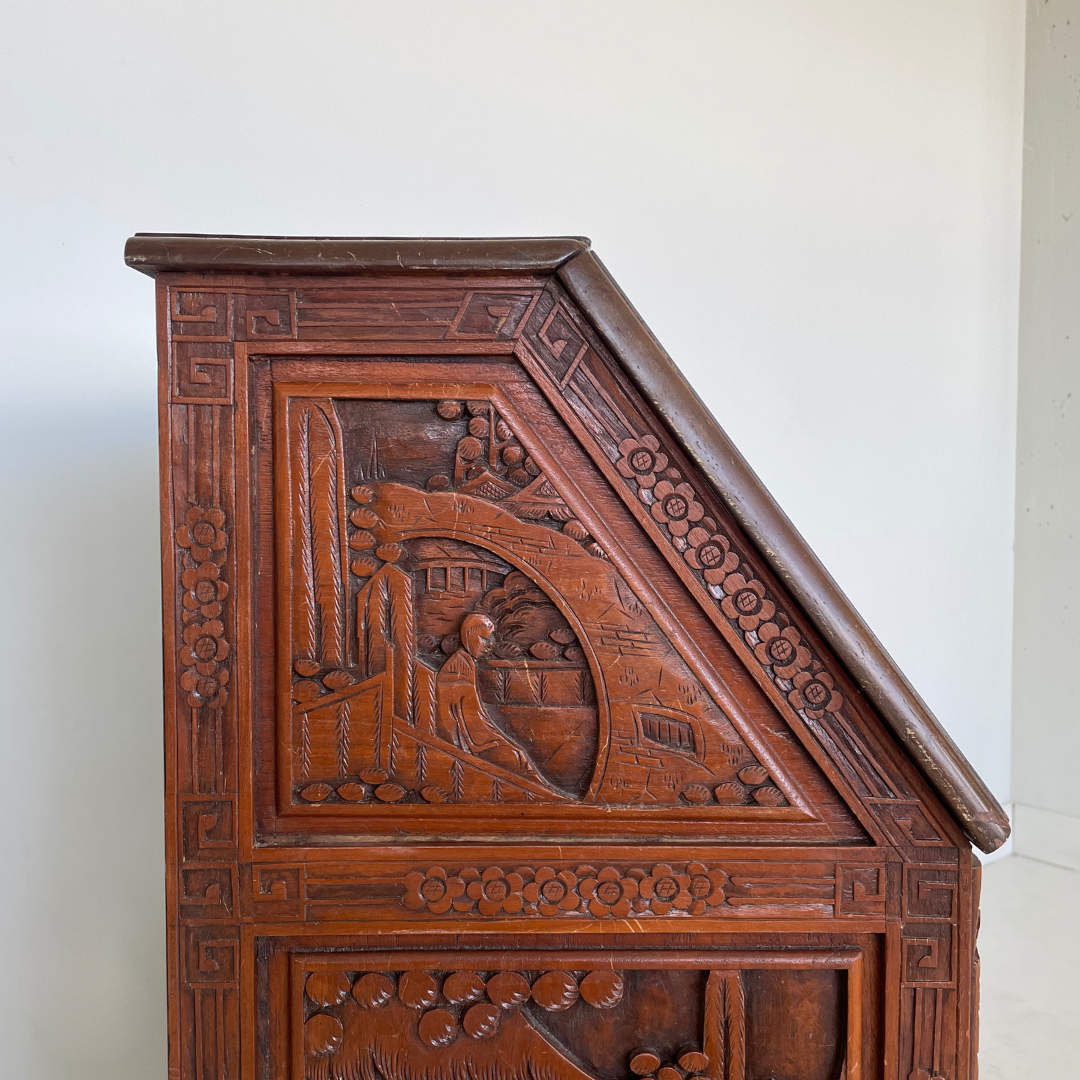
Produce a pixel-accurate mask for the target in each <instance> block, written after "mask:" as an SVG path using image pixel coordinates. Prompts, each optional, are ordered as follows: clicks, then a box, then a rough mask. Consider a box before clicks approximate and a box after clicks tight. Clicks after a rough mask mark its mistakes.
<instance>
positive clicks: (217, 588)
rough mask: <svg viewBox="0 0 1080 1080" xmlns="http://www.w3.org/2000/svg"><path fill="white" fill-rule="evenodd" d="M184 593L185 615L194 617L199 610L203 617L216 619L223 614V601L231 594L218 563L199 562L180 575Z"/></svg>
mask: <svg viewBox="0 0 1080 1080" xmlns="http://www.w3.org/2000/svg"><path fill="white" fill-rule="evenodd" d="M180 583H181V584H182V585H183V586H184V588H185V589H186V590H187V591H186V592H185V593H184V600H183V604H184V617H185V618H186V619H190V618H193V617H194V615H195V613H196V612H198V613H199V614H200V615H202V616H203V618H206V619H216V618H217V617H218V616H219V615H220V614H221V601H222V600H224V599H225V597H226V596H228V595H229V586H228V585H227V584H226V583H225V582H224V581H222V580H221V570H220V569H219V567H218V566H217V564H216V563H213V562H210V561H209V560H207V561H206V562H201V563H199V565H198V566H196V567H194V568H192V569H189V570H185V571H184V572H183V573H182V574H181V575H180Z"/></svg>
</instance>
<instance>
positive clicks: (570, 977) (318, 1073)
mask: <svg viewBox="0 0 1080 1080" xmlns="http://www.w3.org/2000/svg"><path fill="white" fill-rule="evenodd" d="M717 979H719V980H720V981H719V982H718V983H717V984H716V985H718V986H720V987H721V990H720V997H719V1000H720V1012H719V1014H718V1015H717V1014H716V1011H715V1009H714V1008H712V1007H710V1006H709V1005H707V1006H706V1010H705V1025H704V1028H705V1029H704V1032H703V1039H702V1041H701V1042H699V1043H697V1044H696V1045H694V1044H690V1045H684V1046H682V1047H681V1048H680V1049H678V1050H677V1051H675V1053H674V1054H673V1055H672V1057H671V1060H669V1061H665V1060H664V1058H662V1057H661V1055H660V1054H658V1053H656V1052H655V1051H653V1050H652V1049H651V1048H649V1047H637V1048H632V1049H630V1050H629V1052H628V1053H627V1054H626V1057H625V1063H624V1066H623V1067H624V1069H625V1070H626V1071H627V1072H628V1073H629V1074H630V1075H632V1076H640V1077H656V1078H658V1080H683V1078H684V1077H692V1078H701V1080H705V1078H707V1080H742V1077H743V1069H742V1065H741V1060H740V1059H739V1056H738V1049H737V1048H738V1047H740V1046H741V1042H739V1040H738V1038H737V1037H736V1038H734V1039H733V1038H732V1036H731V1034H730V1031H729V1029H733V1030H741V1027H742V1020H741V1015H740V1013H739V1009H740V1008H741V1004H742V997H741V995H740V993H739V989H738V987H739V984H740V978H739V975H738V973H730V974H724V975H719V973H713V974H712V975H711V976H710V977H709V990H708V991H707V994H708V996H709V999H710V1002H711V1000H712V999H713V998H716V997H717V993H716V991H715V990H714V980H717ZM626 985H627V984H626V975H625V974H624V973H622V972H618V971H613V970H610V969H601V970H593V971H588V972H574V971H565V970H541V971H539V972H535V971H513V970H504V971H495V972H491V971H487V972H485V971H466V970H454V971H450V972H438V971H405V972H382V971H369V972H364V971H360V972H349V971H341V970H334V969H329V970H320V971H315V972H312V973H311V974H309V975H307V976H306V978H305V981H304V1002H303V1012H304V1027H303V1032H304V1075H305V1077H306V1078H307V1080H331V1078H333V1080H351V1078H353V1077H368V1076H375V1075H387V1074H388V1063H389V1062H393V1063H394V1066H393V1068H394V1075H399V1074H400V1075H412V1076H417V1075H424V1076H428V1077H431V1078H437V1077H453V1076H477V1075H491V1076H498V1077H506V1078H511V1077H513V1078H519V1080H527V1078H529V1077H536V1076H545V1077H551V1078H557V1080H592V1076H591V1074H590V1072H589V1071H587V1070H586V1069H585V1068H583V1067H582V1065H581V1064H579V1063H578V1061H577V1060H575V1058H574V1057H572V1056H571V1055H570V1054H568V1053H567V1052H566V1051H565V1050H564V1049H563V1047H562V1046H561V1045H560V1044H559V1043H558V1042H557V1041H556V1040H555V1039H554V1038H553V1037H552V1035H551V1034H550V1033H549V1031H548V1030H547V1024H546V1023H545V1020H544V1017H545V1014H546V1015H548V1016H552V1017H553V1018H557V1016H558V1014H561V1013H564V1012H567V1011H568V1010H575V1011H576V1012H577V1013H579V1014H580V1013H581V1011H582V1010H585V1011H589V1010H597V1011H599V1012H605V1011H607V1010H620V1008H621V1006H622V1004H623V1002H624V996H625V992H626ZM729 986H730V987H731V991H730V992H729V995H728V997H726V998H725V996H724V989H726V988H727V987H729ZM717 1027H719V1029H720V1031H719V1036H718V1035H717V1032H716V1030H715V1029H716V1028H717ZM555 1028H556V1029H557V1030H560V1029H559V1028H558V1025H557V1024H556V1025H555ZM733 1048H735V1052H734V1053H732V1050H733Z"/></svg>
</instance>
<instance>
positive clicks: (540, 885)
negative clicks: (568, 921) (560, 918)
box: [522, 866, 581, 915]
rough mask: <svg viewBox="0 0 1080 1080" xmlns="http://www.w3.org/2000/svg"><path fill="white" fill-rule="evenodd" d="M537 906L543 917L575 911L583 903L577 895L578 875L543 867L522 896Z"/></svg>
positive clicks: (568, 871)
mask: <svg viewBox="0 0 1080 1080" xmlns="http://www.w3.org/2000/svg"><path fill="white" fill-rule="evenodd" d="M522 895H523V896H524V897H525V899H526V900H527V901H528V902H529V903H530V904H535V905H536V907H537V909H538V910H539V912H540V914H541V915H557V914H558V913H559V912H560V911H573V910H574V908H576V907H577V906H578V904H579V903H580V902H581V898H580V897H579V896H578V894H577V874H575V873H573V872H572V871H570V870H560V871H559V872H558V873H555V871H554V870H552V868H551V867H550V866H541V867H540V869H539V870H537V871H536V878H535V879H534V880H533V881H530V882H529V884H528V885H526V886H525V890H524V892H523V894H522Z"/></svg>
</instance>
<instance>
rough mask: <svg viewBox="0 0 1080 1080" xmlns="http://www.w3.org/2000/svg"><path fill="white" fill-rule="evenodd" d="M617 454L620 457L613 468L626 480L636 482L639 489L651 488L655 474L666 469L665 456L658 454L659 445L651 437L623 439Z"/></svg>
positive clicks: (666, 461)
mask: <svg viewBox="0 0 1080 1080" xmlns="http://www.w3.org/2000/svg"><path fill="white" fill-rule="evenodd" d="M619 453H620V454H621V455H622V457H620V458H619V460H618V461H617V462H615V468H616V469H618V470H619V472H620V473H622V475H623V476H625V477H626V479H627V480H636V481H637V483H638V487H640V488H646V489H647V488H651V487H652V486H653V484H655V483H656V474H657V473H659V472H663V471H664V470H665V469H666V468H667V463H668V459H667V454H662V453H660V443H659V442H658V441H657V440H656V439H655V438H654V437H653V436H652V435H643V436H642V437H641V438H640V439H623V441H622V442H621V443H619Z"/></svg>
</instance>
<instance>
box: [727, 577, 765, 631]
mask: <svg viewBox="0 0 1080 1080" xmlns="http://www.w3.org/2000/svg"><path fill="white" fill-rule="evenodd" d="M724 592H726V593H727V596H725V597H724V599H723V600H722V601H721V602H720V608H721V610H722V611H723V612H724V614H725V615H726V616H727V617H728V618H729V619H738V620H739V626H740V627H742V629H743V630H756V629H757V628H758V626H760V625H761V623H763V622H766V621H767V620H769V619H771V618H772V617H773V616H774V615H775V614H776V605H775V604H774V603H773V602H772V601H771V600H767V599H766V598H765V586H764V585H762V584H761V582H760V581H758V580H757V578H751V579H750V580H749V581H747V580H746V578H745V577H744V576H743V575H742V574H731V575H730V576H729V577H727V578H725V580H724Z"/></svg>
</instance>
